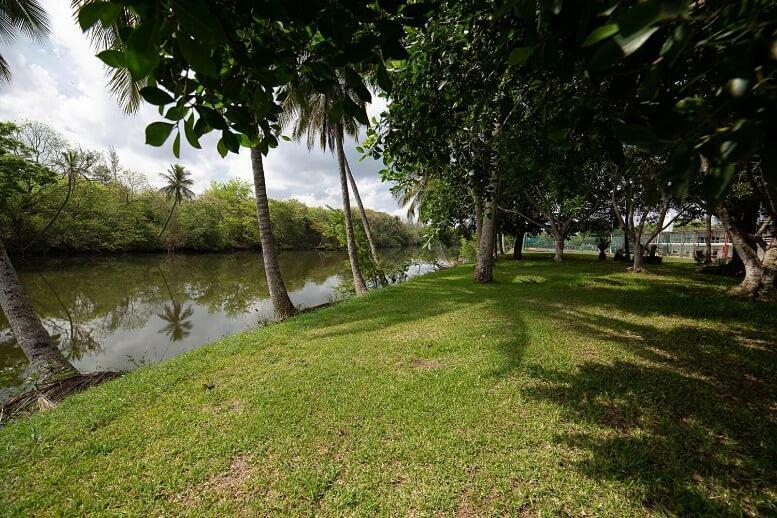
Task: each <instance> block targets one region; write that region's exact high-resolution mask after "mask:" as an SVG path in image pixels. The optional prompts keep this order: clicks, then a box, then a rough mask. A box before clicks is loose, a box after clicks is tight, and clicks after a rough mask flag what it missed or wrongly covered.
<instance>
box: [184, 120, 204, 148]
mask: <svg viewBox="0 0 777 518" xmlns="http://www.w3.org/2000/svg"><path fill="white" fill-rule="evenodd" d="M183 131H184V135H185V136H186V140H187V141H188V142H189V145H190V146H191V147H193V148H194V149H201V146H200V141H199V139H198V138H197V134H196V133H195V131H194V114H193V113H192V114H191V115H189V118H188V119H186V122H184V125H183Z"/></svg>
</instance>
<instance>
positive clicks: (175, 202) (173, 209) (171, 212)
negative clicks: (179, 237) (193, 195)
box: [157, 198, 178, 239]
mask: <svg viewBox="0 0 777 518" xmlns="http://www.w3.org/2000/svg"><path fill="white" fill-rule="evenodd" d="M177 205H178V198H176V199H175V200H174V201H173V208H172V209H170V214H168V215H167V221H165V226H164V227H162V231H161V232H160V233H159V235H158V236H157V239H159V238H161V237H162V234H164V233H165V230H167V225H168V224H169V223H170V218H172V217H173V212H175V207H176V206H177Z"/></svg>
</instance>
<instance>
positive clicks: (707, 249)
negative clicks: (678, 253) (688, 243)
mask: <svg viewBox="0 0 777 518" xmlns="http://www.w3.org/2000/svg"><path fill="white" fill-rule="evenodd" d="M705 223H706V224H707V232H706V234H705V236H704V264H712V213H711V212H708V213H707V217H706V218H705Z"/></svg>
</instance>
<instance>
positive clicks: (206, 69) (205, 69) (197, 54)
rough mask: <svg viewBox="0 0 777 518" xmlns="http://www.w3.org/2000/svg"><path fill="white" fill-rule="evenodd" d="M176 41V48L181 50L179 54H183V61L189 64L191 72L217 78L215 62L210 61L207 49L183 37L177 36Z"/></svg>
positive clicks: (217, 72) (217, 71)
mask: <svg viewBox="0 0 777 518" xmlns="http://www.w3.org/2000/svg"><path fill="white" fill-rule="evenodd" d="M176 41H177V42H178V48H180V49H181V54H183V57H184V59H186V61H187V62H188V63H189V65H190V66H191V68H192V70H194V71H195V72H197V73H198V74H203V75H206V76H208V77H217V76H218V74H219V70H218V67H217V66H216V62H215V61H213V60H212V59H211V57H210V51H209V50H208V49H206V48H205V47H203V46H202V45H200V44H199V43H198V42H197V41H195V40H193V39H191V38H188V37H187V36H185V35H181V36H179V37H178V39H177V40H176Z"/></svg>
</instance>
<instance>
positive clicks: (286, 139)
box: [281, 135, 291, 142]
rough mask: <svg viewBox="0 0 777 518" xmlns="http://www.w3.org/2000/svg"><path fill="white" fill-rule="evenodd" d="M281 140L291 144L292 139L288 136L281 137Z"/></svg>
mask: <svg viewBox="0 0 777 518" xmlns="http://www.w3.org/2000/svg"><path fill="white" fill-rule="evenodd" d="M281 138H282V139H283V140H285V141H286V142H291V137H288V136H286V135H281Z"/></svg>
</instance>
